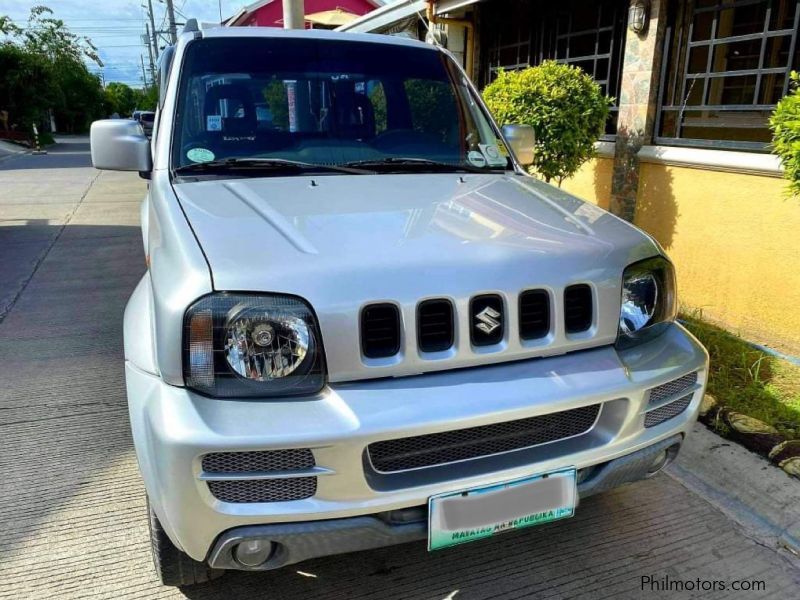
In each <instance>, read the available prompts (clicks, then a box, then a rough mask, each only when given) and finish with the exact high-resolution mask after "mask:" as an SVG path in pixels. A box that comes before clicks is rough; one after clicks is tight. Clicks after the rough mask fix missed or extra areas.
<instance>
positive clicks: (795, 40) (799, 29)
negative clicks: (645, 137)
mask: <svg viewBox="0 0 800 600" xmlns="http://www.w3.org/2000/svg"><path fill="white" fill-rule="evenodd" d="M768 2H769V0H732V1H731V3H729V4H726V3H725V2H724V0H718V1H717V2H716V3H715V4H713V5H710V6H704V7H698V6H696V0H689V1H684V2H682V3H681V5H680V6H679V7H677V9H676V13H675V14H674V15H671V18H670V21H669V22H668V23H667V27H666V31H665V36H664V46H663V59H662V61H661V73H660V79H659V95H658V102H657V105H656V119H655V127H654V136H653V139H654V141H655V143H657V144H661V145H665V146H688V147H696V148H712V149H717V150H744V151H760V152H766V151H768V150H769V142H759V141H743V140H714V139H703V138H688V137H681V136H680V133H681V130H682V129H683V128H684V127H685V125H684V123H683V117H682V113H683V112H684V111H692V112H694V111H709V112H712V111H713V112H732V113H734V112H767V111H769V112H772V111H773V110H774V109H775V106H776V104H758V103H757V102H758V101H759V99H760V97H761V95H762V83H763V76H764V75H783V76H784V81H783V93H782V96H785V95H786V93H787V92H788V89H789V73H790V71H792V68H793V67H794V68H800V64H798V65H794V64H793V60H794V56H795V53H796V52H797V48H798V44H800V0H795V12H794V20H793V25H792V27H789V28H784V29H776V30H770V19H771V11H772V6H771V4H769V3H768ZM761 3H768V4H767V8H766V11H765V14H764V22H763V26H762V27H761V30H760V31H758V32H755V33H748V34H742V35H735V36H727V37H717V34H718V28H719V15H720V13H721V12H722V11H723V10H729V9H731V8H734V9H735V8H738V7H744V6H749V5H755V4H761ZM790 5H791V4H790ZM706 12H711V13H713V14H714V16H713V19H712V23H711V31H710V33H709V37H708V39H705V40H693V39H692V36H693V31H694V17H695V15H697V14H701V13H706ZM674 36H678V37H677V39H676V38H675V37H674ZM781 37H784V38H785V37H789V38H790V41H789V49H788V55H787V64H786V65H785V66H784V67H764V59H765V54H766V52H767V45H768V41H769V40H771V39H777V38H781ZM756 40H760V41H761V45H760V52H759V58H758V66H757V67H756V68H755V69H742V70H733V71H715V70H714V68H713V60H714V54H715V53H714V50H715V48H717V47H719V46H723V45H724V44H731V43H737V42H748V41H756ZM700 47H706V48H708V51H707V57H706V66H705V69H704V70H703V71H698V72H692V73H690V72H689V70H690V54H691V51H692V49H693V48H700ZM673 55H675V56H673ZM673 58H674V59H675V61H676V63H675V64H672V60H673ZM678 69H680V73H679V74H678V73H676V71H677V70H678ZM746 76H755V77H756V83H755V85H754V88H753V102H752V103H751V104H706V102H707V99H708V94H709V86H710V82H711V81H712V80H713V79H715V78H719V79H723V78H725V77H746ZM690 81H699V82H702V84H703V92H702V93H703V96H702V98H701V101H702V103H701V104H691V105H690V104H687V103H686V101H684V102H683V103H679V104H676V103H675V98H676V97H677V98H687V94H688V92H687V84H688V82H690ZM678 88H680V95H679V96H676V94H677V92H678ZM668 97H671V99H672V100H673V101H672V102H671V103H669V104H667V103H666V100H667V98H668ZM666 112H677V113H678V117H677V123H676V133H677V136H675V137H671V136H663V135H661V127H662V124H663V119H664V113H666Z"/></svg>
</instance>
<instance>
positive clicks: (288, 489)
mask: <svg viewBox="0 0 800 600" xmlns="http://www.w3.org/2000/svg"><path fill="white" fill-rule="evenodd" d="M208 489H209V490H210V491H211V493H212V494H213V495H214V497H215V498H216V499H217V500H221V501H222V502H234V503H236V504H243V503H247V502H288V501H291V500H302V499H303V498H310V497H311V496H313V495H314V494H315V493H316V492H317V478H316V477H292V478H289V479H237V480H235V481H209V482H208Z"/></svg>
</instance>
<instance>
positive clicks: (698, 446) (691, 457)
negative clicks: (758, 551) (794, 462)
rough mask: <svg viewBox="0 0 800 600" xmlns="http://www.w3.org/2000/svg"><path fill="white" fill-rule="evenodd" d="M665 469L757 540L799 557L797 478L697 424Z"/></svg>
mask: <svg viewBox="0 0 800 600" xmlns="http://www.w3.org/2000/svg"><path fill="white" fill-rule="evenodd" d="M665 473H666V474H667V475H668V476H669V477H672V478H673V479H675V480H676V481H678V482H679V483H681V484H682V485H683V486H684V487H686V488H687V489H689V490H690V491H692V492H693V493H696V494H697V495H699V496H701V497H702V498H704V499H705V500H706V501H707V502H709V503H711V504H712V505H714V506H715V507H716V508H718V509H719V510H720V511H722V512H723V513H725V514H726V515H727V516H728V517H730V518H731V519H732V520H733V521H735V522H736V523H738V524H739V525H740V526H741V527H742V528H743V529H744V530H745V533H747V534H748V535H749V536H750V537H752V538H753V539H754V540H756V541H757V542H759V543H761V544H763V545H765V546H768V547H771V548H774V549H776V550H779V551H780V550H784V551H785V552H786V553H785V556H786V557H792V558H793V559H794V560H800V503H798V502H797V498H798V497H800V482H799V481H798V480H797V479H796V478H794V477H787V476H786V473H785V472H783V471H780V470H778V469H774V468H773V467H772V465H770V464H769V463H768V462H766V460H765V459H764V458H763V457H761V456H758V455H756V454H754V453H753V452H750V451H749V450H747V449H746V448H744V447H743V446H740V445H738V444H737V443H735V442H732V441H731V442H728V440H727V439H726V438H723V437H721V436H719V435H717V434H716V433H715V432H713V431H711V430H710V429H708V428H706V426H705V425H703V424H701V423H697V424H695V426H694V428H693V431H692V432H691V434H690V435H689V436H688V437H687V438H686V440H685V441H684V443H683V447H682V448H681V452H680V453H679V454H678V458H677V460H676V461H675V462H673V463H672V464H671V465H670V466H669V467H667V469H665Z"/></svg>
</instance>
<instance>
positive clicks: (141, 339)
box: [123, 271, 160, 375]
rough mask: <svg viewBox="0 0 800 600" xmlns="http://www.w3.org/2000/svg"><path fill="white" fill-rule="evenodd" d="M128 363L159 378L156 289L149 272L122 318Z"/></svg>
mask: <svg viewBox="0 0 800 600" xmlns="http://www.w3.org/2000/svg"><path fill="white" fill-rule="evenodd" d="M123 338H124V341H125V360H126V361H128V362H130V363H131V364H133V365H134V366H135V367H136V368H137V369H139V370H140V371H144V372H145V373H150V374H152V375H160V373H159V369H158V361H157V359H156V344H155V329H154V320H153V287H152V285H151V284H150V271H148V272H147V273H145V274H144V277H142V278H141V279H140V280H139V283H138V284H137V285H136V289H134V290H133V294H131V297H130V299H129V300H128V304H127V305H126V306H125V317H124V319H123Z"/></svg>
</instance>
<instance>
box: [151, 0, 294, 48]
mask: <svg viewBox="0 0 800 600" xmlns="http://www.w3.org/2000/svg"><path fill="white" fill-rule="evenodd" d="M285 1H286V0H284V2H285ZM166 3H167V19H169V40H170V43H172V44H175V43H177V42H178V30H177V28H176V27H175V7H174V6H173V5H172V0H166Z"/></svg>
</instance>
